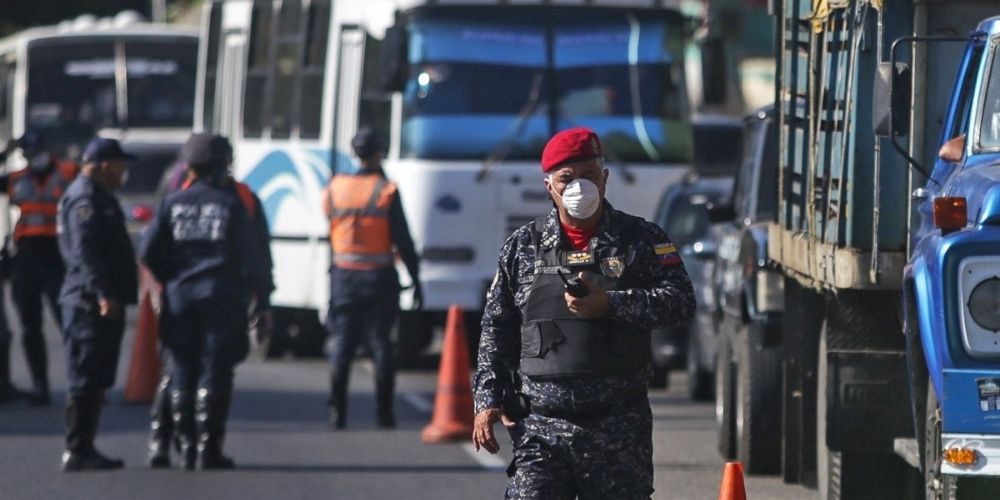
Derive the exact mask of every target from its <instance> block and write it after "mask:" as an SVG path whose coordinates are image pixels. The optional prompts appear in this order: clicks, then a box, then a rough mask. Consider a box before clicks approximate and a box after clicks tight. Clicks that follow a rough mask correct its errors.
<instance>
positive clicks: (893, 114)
mask: <svg viewBox="0 0 1000 500" xmlns="http://www.w3.org/2000/svg"><path fill="white" fill-rule="evenodd" d="M910 84H911V72H910V67H909V65H907V64H904V63H895V65H893V63H888V62H884V63H879V65H878V70H877V71H876V76H875V92H874V96H873V101H874V110H873V112H872V115H873V116H872V128H873V129H874V131H875V135H877V136H879V137H889V136H890V135H895V136H897V137H901V136H907V135H909V134H910Z"/></svg>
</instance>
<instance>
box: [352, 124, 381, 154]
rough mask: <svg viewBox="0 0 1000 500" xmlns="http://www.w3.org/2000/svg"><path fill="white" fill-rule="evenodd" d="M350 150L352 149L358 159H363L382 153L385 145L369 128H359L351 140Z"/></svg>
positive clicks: (376, 133)
mask: <svg viewBox="0 0 1000 500" xmlns="http://www.w3.org/2000/svg"><path fill="white" fill-rule="evenodd" d="M351 148H352V149H354V154H356V155H358V158H362V159H364V158H368V157H369V156H371V155H373V154H375V153H377V152H379V151H382V150H383V149H384V148H385V145H384V143H383V142H382V138H381V137H379V135H378V132H375V130H373V129H372V128H371V127H361V129H360V130H358V133H357V134H354V138H353V139H351Z"/></svg>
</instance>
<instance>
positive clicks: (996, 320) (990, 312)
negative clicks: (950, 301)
mask: <svg viewBox="0 0 1000 500" xmlns="http://www.w3.org/2000/svg"><path fill="white" fill-rule="evenodd" d="M968 306H969V314H971V315H972V320H973V321H975V322H976V324H977V325H979V326H981V327H983V328H985V329H987V330H990V331H992V332H997V331H1000V278H997V277H996V276H994V277H992V278H989V279H986V280H983V281H981V282H979V284H978V285H976V288H974V289H973V290H972V294H971V295H969V303H968Z"/></svg>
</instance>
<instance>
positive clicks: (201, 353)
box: [161, 298, 249, 393]
mask: <svg viewBox="0 0 1000 500" xmlns="http://www.w3.org/2000/svg"><path fill="white" fill-rule="evenodd" d="M162 315H163V316H162V323H161V327H162V331H163V332H164V335H163V346H164V347H165V348H166V349H167V353H168V354H169V359H170V370H171V381H170V387H171V389H172V390H175V391H185V392H188V391H190V392H194V391H195V390H198V389H205V390H207V391H209V392H211V393H226V392H229V391H230V390H232V387H233V370H234V369H235V368H236V365H237V364H238V363H239V362H240V361H242V360H243V359H244V358H246V355H247V351H248V349H249V341H248V339H247V336H246V324H247V321H246V311H245V308H244V307H243V303H242V301H240V300H231V299H226V298H206V299H198V300H191V301H186V302H185V303H182V304H179V305H178V304H171V303H169V302H168V301H167V300H164V302H163V308H162Z"/></svg>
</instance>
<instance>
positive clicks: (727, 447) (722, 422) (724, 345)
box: [715, 320, 736, 459]
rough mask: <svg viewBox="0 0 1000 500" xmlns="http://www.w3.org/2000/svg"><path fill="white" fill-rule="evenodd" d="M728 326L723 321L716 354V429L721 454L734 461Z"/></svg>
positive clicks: (734, 430) (733, 397)
mask: <svg viewBox="0 0 1000 500" xmlns="http://www.w3.org/2000/svg"><path fill="white" fill-rule="evenodd" d="M727 326H728V321H726V320H723V323H722V328H721V330H720V332H719V349H718V351H717V352H716V354H715V428H716V435H717V437H718V447H719V454H720V455H722V458H725V459H733V458H736V412H735V411H734V408H733V407H734V406H735V394H734V392H735V391H733V384H734V383H735V380H734V379H735V377H734V373H733V371H734V370H733V361H732V354H731V351H730V349H731V348H732V346H731V345H730V339H729V337H730V335H729V332H728V328H727Z"/></svg>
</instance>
